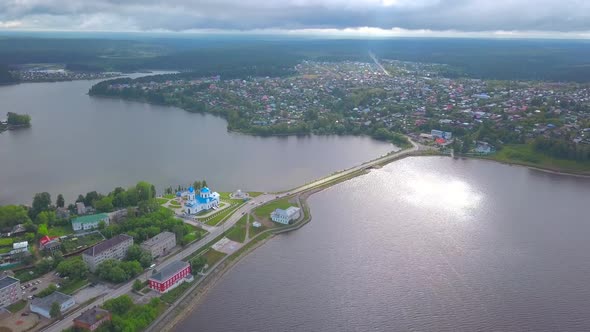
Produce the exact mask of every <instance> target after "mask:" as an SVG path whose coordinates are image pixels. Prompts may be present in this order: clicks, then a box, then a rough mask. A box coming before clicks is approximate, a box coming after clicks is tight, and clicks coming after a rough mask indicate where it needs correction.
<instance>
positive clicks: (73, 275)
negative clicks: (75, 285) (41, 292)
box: [57, 257, 88, 280]
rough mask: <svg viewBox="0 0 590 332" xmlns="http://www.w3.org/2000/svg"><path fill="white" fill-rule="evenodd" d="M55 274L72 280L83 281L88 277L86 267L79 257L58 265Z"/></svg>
mask: <svg viewBox="0 0 590 332" xmlns="http://www.w3.org/2000/svg"><path fill="white" fill-rule="evenodd" d="M57 272H59V274H61V275H62V276H67V277H69V278H70V279H72V280H83V279H86V277H87V276H88V266H87V265H86V263H84V261H83V260H82V259H81V258H80V257H72V258H68V259H66V260H64V261H62V262H61V263H59V265H57Z"/></svg>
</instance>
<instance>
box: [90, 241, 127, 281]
mask: <svg viewBox="0 0 590 332" xmlns="http://www.w3.org/2000/svg"><path fill="white" fill-rule="evenodd" d="M132 245H133V238H132V237H131V236H129V235H127V234H119V235H117V236H115V237H112V238H110V239H108V240H106V241H102V242H100V243H98V244H97V245H95V246H93V247H92V248H89V249H87V250H86V251H84V253H82V259H83V260H84V262H86V264H87V265H88V269H89V270H90V271H91V272H94V271H96V268H97V267H98V265H100V263H102V262H104V261H105V260H107V259H118V260H121V259H123V258H125V255H127V250H129V247H131V246H132Z"/></svg>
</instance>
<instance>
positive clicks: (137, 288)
mask: <svg viewBox="0 0 590 332" xmlns="http://www.w3.org/2000/svg"><path fill="white" fill-rule="evenodd" d="M142 288H143V282H141V281H140V280H139V279H135V281H134V282H133V290H134V291H136V292H139V291H140V290H141V289H142Z"/></svg>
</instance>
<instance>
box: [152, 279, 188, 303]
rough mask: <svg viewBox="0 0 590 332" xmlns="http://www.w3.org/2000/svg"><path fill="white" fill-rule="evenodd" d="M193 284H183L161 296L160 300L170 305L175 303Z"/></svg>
mask: <svg viewBox="0 0 590 332" xmlns="http://www.w3.org/2000/svg"><path fill="white" fill-rule="evenodd" d="M193 283H194V281H193V282H183V283H182V284H181V285H178V286H177V287H176V288H174V289H173V290H171V291H169V292H167V293H166V294H163V295H162V296H160V300H162V301H164V302H166V303H168V304H172V303H174V302H175V301H176V300H177V299H178V298H179V297H180V296H181V295H182V294H184V292H186V290H187V289H189V288H190V287H191V286H192V284H193Z"/></svg>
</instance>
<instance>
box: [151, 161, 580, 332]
mask: <svg viewBox="0 0 590 332" xmlns="http://www.w3.org/2000/svg"><path fill="white" fill-rule="evenodd" d="M424 156H425V157H428V156H447V155H443V154H438V153H432V152H431V153H413V154H406V155H401V156H399V157H397V158H394V159H391V160H388V161H387V162H384V163H380V164H379V167H374V166H372V167H371V168H369V169H367V170H362V171H359V172H358V173H355V174H351V175H350V176H349V177H346V178H343V179H339V180H336V181H334V182H329V183H326V184H323V185H320V186H318V187H317V188H311V189H308V190H306V191H304V192H302V193H300V194H298V195H297V197H298V199H299V201H300V203H301V206H302V208H304V209H307V213H308V217H307V218H306V219H304V220H302V221H300V222H298V223H296V224H293V225H292V226H291V227H288V228H279V229H275V230H268V232H269V233H270V234H271V235H270V236H268V237H267V238H265V239H263V240H260V241H258V242H256V243H254V245H252V246H251V247H249V248H247V249H246V250H244V251H243V252H240V253H238V255H237V256H235V257H233V258H231V256H228V257H227V259H230V262H229V263H228V264H227V265H224V266H222V267H221V268H220V270H216V269H214V270H213V271H212V272H211V273H210V274H208V275H207V277H205V278H211V279H210V280H206V279H203V284H199V285H196V286H195V288H194V289H192V290H190V291H189V292H190V293H193V294H192V296H193V297H192V298H191V299H190V300H189V301H188V303H187V304H186V305H184V306H183V307H182V310H181V311H180V312H179V313H177V314H175V315H173V316H172V317H164V316H162V320H163V321H166V322H167V324H165V326H160V328H159V329H155V327H157V326H158V325H159V324H160V323H161V322H159V323H158V324H156V325H152V326H150V327H149V328H148V329H147V330H146V331H150V332H151V331H172V330H173V329H174V327H176V326H177V325H178V324H180V323H181V322H183V321H184V320H186V319H187V318H188V317H189V315H190V314H191V313H192V312H193V311H195V310H197V309H198V308H199V306H200V305H201V304H202V303H203V302H204V301H205V299H206V297H207V295H208V293H209V291H210V290H212V289H213V288H214V287H215V286H216V285H217V283H218V282H219V281H220V280H221V278H222V277H223V276H225V275H226V274H227V273H229V272H230V271H231V270H232V269H233V268H234V267H235V266H236V265H237V263H239V262H241V261H242V260H243V259H244V258H245V257H247V256H248V255H249V254H251V253H253V252H254V251H255V250H256V249H257V248H259V247H261V246H262V245H264V244H265V243H266V242H267V241H269V240H270V239H272V238H274V237H275V236H276V235H277V234H280V233H283V232H289V231H294V230H297V229H299V228H301V227H303V226H304V225H306V224H307V223H309V222H310V221H311V220H312V215H311V209H309V205H308V204H307V199H308V198H309V197H311V196H312V195H313V194H315V193H318V192H321V191H323V190H324V189H327V188H329V187H332V186H334V185H336V184H339V183H342V182H345V181H348V180H350V179H353V178H356V177H358V176H362V175H365V174H367V173H368V171H369V170H370V169H374V168H380V167H382V166H385V165H388V164H390V163H393V162H396V161H398V160H402V159H405V158H407V157H424ZM447 157H450V156H447ZM459 158H465V159H477V160H484V161H488V162H496V163H500V164H504V165H508V166H518V167H525V168H529V169H533V170H537V171H541V172H545V173H550V174H557V175H565V176H574V177H581V178H590V175H584V174H575V173H565V172H559V171H554V170H550V169H542V168H537V167H532V166H528V165H522V164H517V163H506V162H501V161H498V160H493V159H487V158H477V157H468V156H460V157H459ZM262 235H264V233H260V234H259V235H258V236H262ZM258 236H257V237H258ZM254 240H255V239H254ZM246 245H247V244H246ZM224 262H225V261H222V262H220V264H221V263H224ZM189 297H191V294H187V297H186V299H188V298H189ZM183 300H185V299H183ZM183 300H181V301H179V302H178V303H175V304H173V305H172V306H171V308H174V307H178V306H180V304H181V302H182V301H183Z"/></svg>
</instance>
